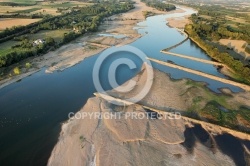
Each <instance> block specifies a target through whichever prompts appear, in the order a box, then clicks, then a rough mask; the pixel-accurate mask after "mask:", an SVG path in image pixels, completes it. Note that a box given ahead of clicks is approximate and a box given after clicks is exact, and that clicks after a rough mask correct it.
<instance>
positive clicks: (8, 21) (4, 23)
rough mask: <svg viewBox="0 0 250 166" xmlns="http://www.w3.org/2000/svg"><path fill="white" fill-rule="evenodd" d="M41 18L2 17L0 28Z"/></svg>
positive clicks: (26, 23)
mask: <svg viewBox="0 0 250 166" xmlns="http://www.w3.org/2000/svg"><path fill="white" fill-rule="evenodd" d="M39 20H41V19H20V18H0V30H4V29H6V28H11V27H13V26H20V25H28V24H31V23H33V22H37V21H39Z"/></svg>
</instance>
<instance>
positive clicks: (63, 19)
mask: <svg viewBox="0 0 250 166" xmlns="http://www.w3.org/2000/svg"><path fill="white" fill-rule="evenodd" d="M133 8H134V6H133V3H131V2H126V3H110V2H102V3H97V4H95V5H93V6H88V7H82V8H80V10H77V11H72V12H71V13H67V14H63V15H60V16H54V17H50V18H47V19H43V20H42V21H40V22H37V23H32V24H29V25H27V26H21V27H13V28H10V29H6V30H5V31H3V32H2V33H0V38H1V39H0V42H3V41H8V40H11V39H14V38H15V39H18V37H20V36H21V35H24V34H32V33H37V32H39V31H40V30H56V29H73V28H74V29H76V31H71V32H70V33H67V34H65V35H64V37H63V39H62V41H60V42H58V43H55V42H48V41H50V40H45V43H43V44H39V45H37V46H35V47H33V46H31V41H28V40H27V39H24V40H23V41H22V43H21V44H20V45H17V46H15V47H14V48H13V51H11V52H9V53H7V54H4V55H0V67H5V66H9V65H11V64H13V63H16V62H18V61H20V60H23V59H25V58H27V57H30V56H34V55H41V54H44V53H46V52H47V51H49V50H50V49H51V48H55V47H59V46H61V45H63V44H65V43H68V42H70V41H72V40H74V39H75V38H77V37H79V36H81V35H83V34H84V33H86V32H94V31H96V30H97V28H98V25H100V23H101V21H102V20H103V19H104V18H105V17H108V16H111V15H113V14H118V13H123V12H126V11H128V10H131V9H133ZM28 43H29V44H28ZM52 43H53V44H52Z"/></svg>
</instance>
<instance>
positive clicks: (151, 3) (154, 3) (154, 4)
mask: <svg viewBox="0 0 250 166" xmlns="http://www.w3.org/2000/svg"><path fill="white" fill-rule="evenodd" d="M141 1H142V2H144V3H145V4H146V5H147V6H150V7H153V8H155V9H157V10H160V11H171V10H175V9H176V7H175V6H174V5H172V4H166V3H162V2H158V1H150V0H141Z"/></svg>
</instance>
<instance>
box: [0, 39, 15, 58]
mask: <svg viewBox="0 0 250 166" xmlns="http://www.w3.org/2000/svg"><path fill="white" fill-rule="evenodd" d="M16 44H18V42H17V41H12V40H10V41H7V42H4V43H0V56H1V55H4V54H6V53H9V52H11V51H12V49H11V47H12V46H14V45H16Z"/></svg>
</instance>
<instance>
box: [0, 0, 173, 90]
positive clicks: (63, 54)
mask: <svg viewBox="0 0 250 166" xmlns="http://www.w3.org/2000/svg"><path fill="white" fill-rule="evenodd" d="M135 2H136V3H135V4H134V6H135V8H134V9H132V10H130V11H128V12H126V13H121V14H116V15H113V16H110V17H108V18H106V19H104V20H105V21H104V23H103V24H101V25H100V26H99V27H98V32H96V33H91V34H87V35H84V36H81V37H79V38H77V39H75V40H74V41H72V42H70V43H68V44H66V45H63V46H61V47H60V48H58V49H56V50H55V51H50V52H48V53H46V54H45V55H43V56H40V57H32V58H28V59H25V60H23V61H21V62H19V63H17V64H13V65H11V66H10V67H7V68H5V69H4V70H7V71H8V72H7V73H6V74H5V76H4V77H3V79H2V80H0V89H2V88H4V87H6V86H8V85H10V84H12V83H15V82H17V81H19V80H21V79H24V78H26V77H27V76H30V75H32V74H34V73H36V72H39V71H41V69H42V68H46V73H48V74H49V73H53V72H55V71H63V70H65V69H67V68H70V67H72V66H74V65H76V64H79V63H80V62H82V61H83V60H84V59H85V58H87V57H90V56H93V55H96V54H98V53H100V52H102V51H104V50H105V49H106V48H103V47H99V46H97V45H95V46H93V45H92V44H93V43H95V42H96V44H97V43H98V44H99V42H100V41H101V43H100V44H102V45H107V46H108V45H109V46H110V47H111V46H116V47H119V46H123V45H126V44H129V43H132V42H134V41H135V40H137V39H139V38H140V37H141V35H140V34H139V33H138V32H137V30H135V29H133V28H134V26H135V25H136V24H137V23H138V22H141V21H144V20H145V18H144V16H143V14H142V11H144V10H148V11H154V12H155V13H156V14H163V13H166V12H162V11H157V10H156V9H154V8H152V7H148V6H146V5H145V4H144V3H141V2H140V1H139V0H135ZM173 12H176V11H173ZM168 13H172V12H168ZM109 19H111V20H113V21H107V20H109ZM124 32H125V33H124ZM99 33H108V34H121V35H125V36H126V39H125V40H124V38H121V39H116V38H114V37H103V36H98V35H97V34H99ZM86 43H87V44H86ZM88 43H92V44H88ZM27 62H29V63H30V64H31V65H32V67H31V68H29V69H26V68H25V67H23V66H25V63H27ZM20 66H22V67H21V69H20V70H21V71H22V72H21V74H19V75H13V72H12V71H13V69H14V68H15V67H20ZM10 75H13V76H10Z"/></svg>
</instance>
